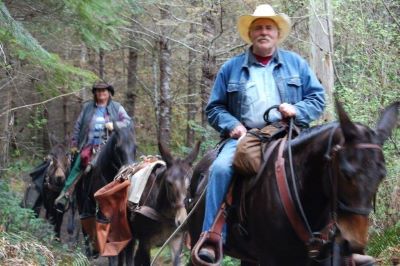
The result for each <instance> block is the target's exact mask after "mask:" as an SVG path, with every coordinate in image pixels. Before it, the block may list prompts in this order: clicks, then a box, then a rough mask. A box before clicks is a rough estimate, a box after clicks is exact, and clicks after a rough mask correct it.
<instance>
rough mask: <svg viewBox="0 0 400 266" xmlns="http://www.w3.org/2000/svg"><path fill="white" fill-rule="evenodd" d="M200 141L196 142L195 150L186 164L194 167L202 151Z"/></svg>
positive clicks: (187, 158) (186, 159) (186, 160)
mask: <svg viewBox="0 0 400 266" xmlns="http://www.w3.org/2000/svg"><path fill="white" fill-rule="evenodd" d="M200 143H201V142H200V141H197V142H196V145H195V146H194V148H193V150H192V151H191V152H190V154H189V155H188V156H187V157H186V158H185V162H186V163H188V164H189V165H192V163H193V162H194V160H196V158H197V155H198V154H199V150H200Z"/></svg>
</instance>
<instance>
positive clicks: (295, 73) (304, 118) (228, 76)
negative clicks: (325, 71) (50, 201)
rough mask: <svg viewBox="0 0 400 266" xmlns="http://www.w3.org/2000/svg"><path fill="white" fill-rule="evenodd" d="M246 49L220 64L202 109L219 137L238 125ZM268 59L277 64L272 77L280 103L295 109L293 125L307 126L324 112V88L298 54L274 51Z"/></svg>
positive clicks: (246, 77) (246, 68) (246, 69)
mask: <svg viewBox="0 0 400 266" xmlns="http://www.w3.org/2000/svg"><path fill="white" fill-rule="evenodd" d="M250 49H251V48H250ZM250 49H248V50H247V51H246V52H244V53H242V54H240V55H238V56H235V57H233V58H231V59H230V60H228V61H227V62H225V63H224V64H223V65H222V67H221V69H220V70H219V72H218V75H217V78H216V80H215V82H214V87H213V89H212V91H211V95H210V99H209V102H208V104H207V106H206V114H207V117H208V122H209V123H210V125H211V126H212V127H213V128H215V129H216V130H217V131H218V132H220V134H221V135H222V136H226V135H228V134H229V132H230V131H232V130H233V129H234V128H235V127H236V126H237V125H239V123H241V122H242V121H241V116H242V98H243V91H244V90H245V87H246V83H247V81H248V80H249V53H250ZM271 60H275V61H276V63H277V64H276V66H275V68H274V70H273V73H272V74H273V77H274V79H275V82H276V85H277V88H278V91H279V94H280V97H281V100H282V103H283V102H286V103H290V104H293V105H294V106H295V108H296V118H295V123H296V124H297V125H300V126H303V127H308V125H309V123H310V122H311V121H313V120H315V119H317V118H318V117H319V116H320V115H321V114H322V112H323V110H324V106H325V95H324V88H323V87H322V85H321V83H320V82H319V81H318V79H317V77H316V76H315V74H314V73H313V72H312V70H311V69H310V67H309V65H308V64H307V62H306V61H305V60H304V59H303V58H301V57H300V56H299V55H298V54H296V53H294V52H290V51H286V50H283V49H277V51H276V52H275V54H274V56H273V58H272V59H271Z"/></svg>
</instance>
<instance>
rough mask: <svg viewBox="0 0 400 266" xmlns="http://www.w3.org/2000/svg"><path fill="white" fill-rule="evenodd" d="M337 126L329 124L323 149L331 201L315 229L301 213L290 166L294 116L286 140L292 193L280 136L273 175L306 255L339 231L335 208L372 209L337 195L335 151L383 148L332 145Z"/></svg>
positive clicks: (312, 256)
mask: <svg viewBox="0 0 400 266" xmlns="http://www.w3.org/2000/svg"><path fill="white" fill-rule="evenodd" d="M338 127H339V125H337V126H335V127H333V128H332V130H331V132H330V135H329V139H328V147H327V151H326V153H325V159H326V160H327V162H328V165H329V166H330V167H329V169H331V170H328V175H329V182H330V185H331V191H330V194H331V204H332V205H331V209H330V219H329V221H328V223H327V225H326V226H325V227H324V228H323V229H322V230H320V231H317V232H314V231H312V229H311V226H310V223H309V222H308V219H307V217H306V215H305V213H304V210H303V207H302V204H301V202H300V199H299V197H298V192H297V186H296V182H295V181H296V177H295V172H294V167H293V157H292V151H291V149H292V148H291V138H292V130H293V118H292V119H291V120H290V126H289V136H288V138H289V140H288V144H287V149H288V155H289V156H288V157H289V166H290V170H291V178H292V192H293V193H291V189H290V188H289V183H288V181H287V176H286V171H285V159H284V158H283V151H284V147H285V143H286V137H285V138H283V139H281V140H280V141H281V143H280V145H279V149H278V157H277V161H276V162H275V176H276V181H277V185H278V190H279V195H280V198H281V200H282V204H283V207H284V210H285V213H286V215H287V216H288V219H289V222H290V224H291V225H292V227H293V229H294V231H295V232H296V234H297V236H298V237H299V238H300V239H301V240H302V241H303V243H304V244H305V245H306V246H307V249H308V257H309V258H310V259H316V258H317V257H318V256H319V254H320V252H321V249H322V247H323V246H324V245H326V244H327V243H329V242H330V243H333V242H334V241H335V238H336V236H337V235H338V234H339V233H340V232H339V228H338V226H337V210H338V209H339V210H341V211H345V212H348V213H352V214H357V215H364V216H368V215H369V213H370V212H371V211H372V208H354V207H350V206H348V205H346V203H344V202H342V201H341V200H340V199H339V198H338V187H337V183H338V181H337V179H338V175H339V164H338V161H337V154H338V152H339V151H343V150H346V149H348V148H355V149H377V150H380V151H381V150H382V148H381V146H379V145H377V144H374V143H358V144H354V145H351V146H344V141H343V140H342V141H341V142H340V143H339V144H337V145H333V136H334V133H335V132H336V129H337V128H338ZM292 195H293V196H294V200H293V199H292ZM296 207H297V209H296ZM297 210H298V211H297ZM299 213H300V214H299Z"/></svg>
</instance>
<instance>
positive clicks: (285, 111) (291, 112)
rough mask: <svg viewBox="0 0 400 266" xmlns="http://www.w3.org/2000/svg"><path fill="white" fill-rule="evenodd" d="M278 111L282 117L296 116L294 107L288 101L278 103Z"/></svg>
mask: <svg viewBox="0 0 400 266" xmlns="http://www.w3.org/2000/svg"><path fill="white" fill-rule="evenodd" d="M279 112H280V113H281V114H282V116H283V117H284V118H290V117H295V116H296V108H295V107H294V106H293V105H291V104H288V103H282V104H281V105H279Z"/></svg>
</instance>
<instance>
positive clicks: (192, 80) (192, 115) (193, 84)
mask: <svg viewBox="0 0 400 266" xmlns="http://www.w3.org/2000/svg"><path fill="white" fill-rule="evenodd" d="M191 2H192V3H191V5H192V6H196V4H197V1H196V0H194V1H191ZM196 32H197V31H196V25H195V24H194V23H192V24H190V29H189V35H192V36H193V35H195V34H196ZM196 57H197V56H196V52H195V51H193V50H190V49H189V54H188V60H189V67H188V90H187V109H186V112H187V126H186V146H187V147H192V146H193V145H194V139H195V132H194V130H193V128H192V126H191V123H193V122H194V121H195V119H196V113H197V106H196V94H197V79H196V72H197V71H196V70H197V66H196V62H197V60H196V59H197V58H196Z"/></svg>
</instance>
